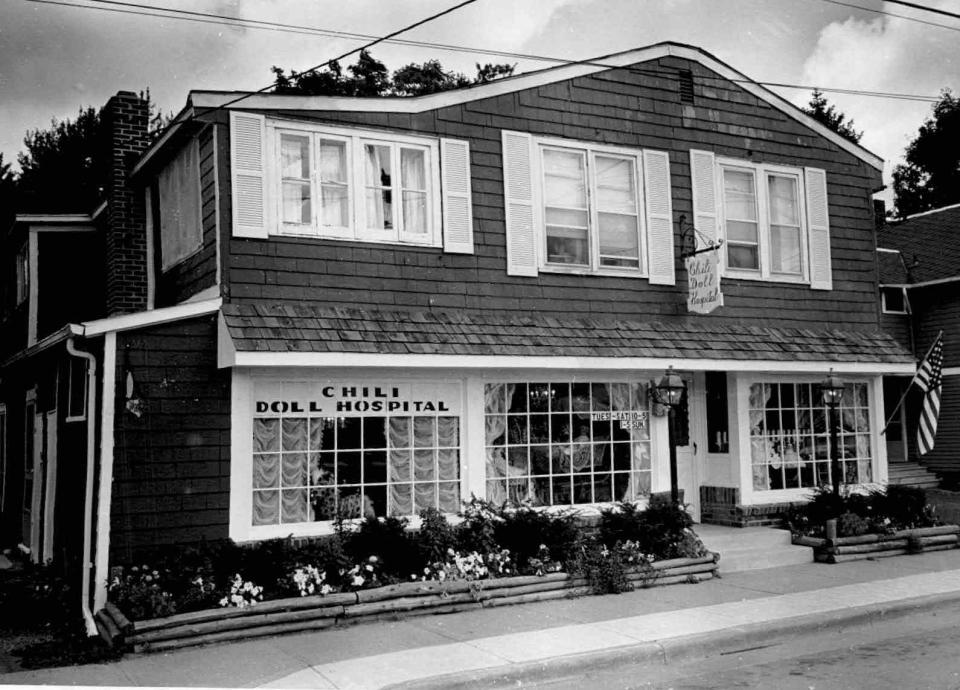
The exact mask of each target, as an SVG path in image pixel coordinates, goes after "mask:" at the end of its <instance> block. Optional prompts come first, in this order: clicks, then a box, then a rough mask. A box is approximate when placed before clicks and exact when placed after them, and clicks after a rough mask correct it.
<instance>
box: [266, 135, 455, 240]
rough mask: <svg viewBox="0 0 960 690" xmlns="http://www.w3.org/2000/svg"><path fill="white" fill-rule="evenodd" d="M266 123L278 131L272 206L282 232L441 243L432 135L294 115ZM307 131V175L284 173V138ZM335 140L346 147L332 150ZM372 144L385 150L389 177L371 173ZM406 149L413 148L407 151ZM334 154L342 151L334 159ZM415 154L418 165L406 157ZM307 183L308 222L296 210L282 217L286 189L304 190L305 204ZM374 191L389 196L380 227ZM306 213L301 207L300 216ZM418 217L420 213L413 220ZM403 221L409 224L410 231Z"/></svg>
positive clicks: (436, 160) (290, 192)
mask: <svg viewBox="0 0 960 690" xmlns="http://www.w3.org/2000/svg"><path fill="white" fill-rule="evenodd" d="M268 126H269V127H270V128H271V129H272V131H273V137H272V139H271V140H272V142H273V146H274V153H273V156H272V162H271V168H270V169H271V171H272V174H273V176H274V181H273V182H272V188H273V189H274V190H275V193H276V194H277V199H276V203H275V206H274V207H275V209H276V211H277V213H278V220H279V222H278V223H277V224H276V226H277V228H278V229H277V232H278V233H279V234H281V235H284V234H286V235H309V236H315V237H325V238H336V239H353V240H359V241H370V242H386V243H401V244H417V245H428V246H440V242H441V238H440V232H439V231H440V227H439V226H440V223H439V200H440V196H439V195H440V187H439V167H438V165H439V157H438V155H437V145H436V144H435V143H433V142H430V143H428V142H425V141H415V140H413V139H412V138H408V137H404V136H398V137H393V136H391V137H390V138H381V137H376V136H369V134H367V133H364V132H362V131H352V130H345V129H328V128H322V129H318V128H316V127H313V126H309V125H301V124H298V123H292V122H283V123H280V122H277V123H268ZM303 137H306V138H307V139H308V141H309V142H310V143H309V147H308V149H309V157H310V161H309V166H308V171H307V172H308V173H309V177H302V176H296V175H289V174H288V175H285V174H284V173H285V170H284V166H283V165H282V143H283V141H284V139H285V138H287V139H290V138H294V139H295V138H303ZM337 146H340V147H342V149H341V151H340V152H339V153H338V154H333V151H334V150H335V148H336V147H337ZM368 146H372V147H382V148H379V149H378V150H379V151H381V152H382V155H383V163H384V167H388V168H389V172H390V180H389V184H385V183H384V181H382V180H371V179H370V177H369V168H368V161H367V151H368V149H367V147H368ZM404 151H406V152H412V154H413V155H411V154H410V153H407V154H404ZM333 155H339V156H342V158H341V160H340V161H337V162H336V163H333V162H332V159H333ZM417 157H419V161H420V163H419V165H417V164H413V167H411V164H410V163H409V161H410V160H416V158H417ZM403 159H405V160H407V161H408V165H407V167H408V174H407V175H406V178H408V180H409V184H408V183H407V181H406V180H404V179H402V178H403V177H404V176H403V174H402V170H401V167H402V166H401V162H402V160H403ZM286 172H289V171H286ZM414 173H415V174H414ZM308 188H309V207H310V213H309V222H296V221H297V219H296V217H291V214H286V217H285V213H284V211H285V209H284V205H285V201H284V194H285V192H286V194H287V199H290V198H291V197H292V196H295V195H296V193H297V192H298V191H299V192H301V193H302V194H303V199H304V202H303V203H304V207H306V205H307V203H308V202H307V199H306V195H307V191H306V190H307V189H308ZM371 192H375V193H378V194H380V195H381V196H380V199H381V201H380V203H381V204H383V202H382V199H383V195H384V194H386V195H388V196H389V199H390V201H389V207H387V209H386V211H387V213H386V217H385V218H384V223H383V225H384V226H386V227H378V225H379V223H375V222H372V221H374V220H376V219H377V218H378V216H379V212H375V211H374V210H373V207H371V206H370V205H369V199H370V193H371ZM404 198H406V202H405V201H404ZM332 204H336V205H337V206H339V208H337V206H334V205H332ZM381 208H383V206H381ZM405 214H406V215H405ZM306 219H307V214H306V212H304V214H303V215H302V216H301V218H300V220H302V221H306ZM405 219H406V221H405ZM291 220H293V221H294V222H290V221H291ZM413 221H416V225H415V226H414V225H413V224H412V223H413ZM406 225H410V226H411V227H410V229H409V231H408V230H407V228H406V227H405V226H406Z"/></svg>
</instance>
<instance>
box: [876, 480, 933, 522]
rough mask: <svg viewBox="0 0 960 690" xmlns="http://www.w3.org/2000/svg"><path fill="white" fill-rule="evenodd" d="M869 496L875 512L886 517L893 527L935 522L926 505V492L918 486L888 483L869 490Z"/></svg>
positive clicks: (930, 510)
mask: <svg viewBox="0 0 960 690" xmlns="http://www.w3.org/2000/svg"><path fill="white" fill-rule="evenodd" d="M870 498H871V500H872V501H873V504H874V506H875V507H874V511H875V513H876V514H877V515H878V516H879V517H881V518H888V519H889V520H890V526H891V527H892V528H893V529H910V528H913V527H930V526H932V525H933V524H935V523H936V520H935V519H934V516H933V511H932V509H931V508H930V507H929V506H928V505H927V492H926V491H924V490H923V489H921V488H919V487H915V486H900V485H898V484H890V485H888V486H886V487H885V488H884V489H883V490H880V491H874V492H871V494H870Z"/></svg>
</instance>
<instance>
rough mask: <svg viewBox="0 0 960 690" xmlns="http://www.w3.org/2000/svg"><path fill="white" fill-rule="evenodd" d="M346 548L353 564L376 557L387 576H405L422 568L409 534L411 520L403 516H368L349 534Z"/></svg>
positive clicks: (381, 571)
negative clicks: (408, 520)
mask: <svg viewBox="0 0 960 690" xmlns="http://www.w3.org/2000/svg"><path fill="white" fill-rule="evenodd" d="M345 550H346V554H347V555H348V556H349V557H350V559H351V560H350V563H351V565H353V564H356V563H366V562H367V561H368V559H369V558H370V556H376V557H377V562H378V564H379V570H380V573H381V574H382V575H383V576H385V577H393V578H394V579H395V578H404V579H405V578H407V577H408V576H409V574H410V573H412V572H416V571H417V570H419V568H420V567H421V566H420V558H419V556H418V554H417V551H416V549H415V548H414V543H413V540H412V539H411V538H410V536H409V535H408V534H407V521H406V520H404V519H400V518H395V517H388V518H385V519H382V520H381V519H378V518H375V517H367V518H364V519H363V521H361V522H360V525H359V527H358V528H357V531H356V532H353V533H351V534H349V535H348V536H347V537H346V549H345Z"/></svg>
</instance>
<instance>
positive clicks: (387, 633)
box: [0, 550, 960, 688]
mask: <svg viewBox="0 0 960 690" xmlns="http://www.w3.org/2000/svg"><path fill="white" fill-rule="evenodd" d="M721 566H722V561H721ZM721 572H722V568H721ZM952 601H957V602H960V550H953V551H941V552H934V553H927V554H919V555H915V556H901V557H897V558H888V559H882V560H877V561H858V562H853V563H844V564H838V565H823V564H814V563H808V564H805V565H794V566H788V567H782V568H769V569H765V570H753V571H746V572H740V573H732V574H730V575H727V576H725V577H723V578H722V579H719V580H711V581H707V582H704V583H701V584H698V585H673V586H667V587H657V588H653V589H648V590H640V591H636V592H630V593H627V594H621V595H608V596H602V597H583V598H579V599H568V600H559V601H550V602H542V603H536V604H526V605H521V606H509V607H502V608H493V609H489V610H481V611H471V612H464V613H456V614H450V615H442V616H439V615H435V616H422V617H415V618H408V619H405V620H401V621H397V622H393V623H372V624H361V625H356V626H353V627H347V628H342V629H333V630H324V631H318V632H315V633H303V634H296V635H286V636H279V637H274V638H267V639H263V640H253V641H249V642H241V643H234V644H224V645H217V646H210V647H203V648H197V649H187V650H182V651H177V652H170V653H165V654H148V655H140V656H136V655H128V656H127V657H125V658H124V659H122V660H120V661H118V662H115V663H111V664H95V665H89V666H76V667H68V668H62V669H48V670H40V671H31V672H19V673H12V674H7V675H0V683H5V684H57V685H101V686H103V685H113V686H119V685H122V686H198V687H199V686H203V687H274V688H277V687H279V688H305V687H310V688H379V687H385V686H389V685H397V684H406V685H407V686H408V687H437V688H441V687H443V688H451V687H457V686H460V687H470V686H473V687H489V686H491V685H493V684H496V683H498V682H505V681H516V680H520V679H522V678H524V677H529V676H533V675H542V674H544V673H547V674H549V673H550V672H551V671H553V672H557V670H558V669H563V668H564V667H566V668H569V667H571V666H576V667H577V668H578V669H581V670H582V669H583V668H585V667H589V666H590V665H598V666H599V665H602V664H604V663H609V662H611V661H612V660H615V659H618V658H619V659H627V658H629V659H630V660H632V661H633V662H639V661H643V660H648V661H649V662H651V663H664V661H665V660H676V659H678V658H682V657H684V656H694V655H696V656H703V655H706V654H709V653H710V652H711V651H712V652H714V653H716V652H718V651H719V650H720V649H722V648H723V646H724V645H728V646H729V645H730V644H736V645H741V647H742V646H746V645H747V644H749V643H750V642H751V641H753V643H757V641H758V640H759V641H762V640H768V639H769V638H770V637H771V636H773V635H776V634H783V633H789V632H790V631H796V630H801V629H810V628H817V629H823V628H824V627H827V626H836V625H847V624H850V623H851V622H852V621H854V620H863V619H864V618H869V617H871V616H877V615H892V614H894V613H896V612H897V611H906V610H915V609H916V608H918V607H928V608H931V609H933V608H936V607H940V606H945V605H948V604H949V603H950V602H952ZM733 648H734V649H736V648H738V647H733Z"/></svg>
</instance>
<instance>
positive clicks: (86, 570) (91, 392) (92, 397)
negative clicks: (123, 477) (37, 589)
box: [67, 335, 97, 637]
mask: <svg viewBox="0 0 960 690" xmlns="http://www.w3.org/2000/svg"><path fill="white" fill-rule="evenodd" d="M73 338H74V337H73V336H72V335H71V336H70V337H69V338H67V352H68V353H70V355H71V356H73V357H80V358H81V359H85V360H87V475H86V477H87V480H86V484H85V485H84V495H83V562H82V567H83V578H82V585H81V592H80V611H81V612H82V613H83V621H84V623H85V624H86V627H87V635H89V636H91V637H92V636H94V635H96V634H97V624H96V622H94V620H93V612H92V611H91V610H90V568H91V567H92V566H93V563H91V561H90V546H91V544H90V542H91V538H90V529H91V527H92V525H93V515H92V513H93V466H94V462H95V460H96V431H97V416H96V414H95V412H96V404H97V391H96V384H97V358H96V357H95V356H94V355H92V354H91V353H89V352H84V351H82V350H77V349H76V347H75V346H74V340H73Z"/></svg>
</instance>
